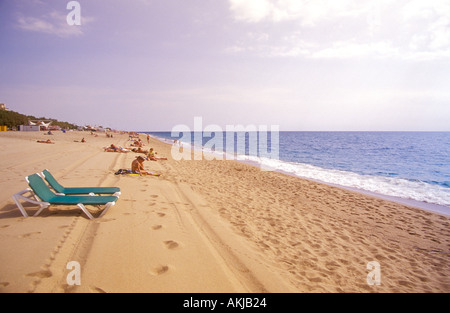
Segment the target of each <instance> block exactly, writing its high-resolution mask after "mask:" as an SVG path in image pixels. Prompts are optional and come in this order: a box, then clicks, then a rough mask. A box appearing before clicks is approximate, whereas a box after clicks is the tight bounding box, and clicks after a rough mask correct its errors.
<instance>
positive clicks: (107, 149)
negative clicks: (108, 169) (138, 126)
mask: <svg viewBox="0 0 450 313" xmlns="http://www.w3.org/2000/svg"><path fill="white" fill-rule="evenodd" d="M103 149H104V150H105V152H130V150H128V149H125V148H122V147H117V146H116V145H114V144H111V145H110V146H109V147H105V148H103Z"/></svg>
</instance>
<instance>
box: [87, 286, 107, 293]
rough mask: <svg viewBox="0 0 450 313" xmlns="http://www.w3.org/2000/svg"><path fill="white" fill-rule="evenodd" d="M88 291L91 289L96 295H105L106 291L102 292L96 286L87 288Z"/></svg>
mask: <svg viewBox="0 0 450 313" xmlns="http://www.w3.org/2000/svg"><path fill="white" fill-rule="evenodd" d="M89 289H91V291H92V292H96V293H106V291H104V290H103V289H102V288H99V287H96V286H91V287H89Z"/></svg>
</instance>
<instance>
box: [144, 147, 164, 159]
mask: <svg viewBox="0 0 450 313" xmlns="http://www.w3.org/2000/svg"><path fill="white" fill-rule="evenodd" d="M156 154H158V152H156V151H153V148H150V151H149V152H148V155H147V159H149V160H151V161H158V160H167V158H157V157H156Z"/></svg>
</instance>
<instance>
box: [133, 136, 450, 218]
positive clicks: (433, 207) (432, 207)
mask: <svg viewBox="0 0 450 313" xmlns="http://www.w3.org/2000/svg"><path fill="white" fill-rule="evenodd" d="M141 134H143V135H146V133H145V132H144V133H141ZM150 136H151V137H152V138H154V139H155V140H159V141H161V142H162V143H165V144H168V145H171V143H170V142H169V140H168V139H166V138H162V137H157V136H154V135H150ZM193 149H194V150H196V151H200V149H199V148H195V147H193ZM234 161H237V162H242V163H245V164H249V165H252V166H255V167H260V164H259V163H257V162H254V161H248V160H238V159H237V158H235V159H234ZM273 171H276V172H279V173H283V174H286V175H291V176H293V177H298V178H301V179H306V180H310V181H314V182H318V183H321V184H325V185H329V186H333V187H338V188H343V189H346V190H351V191H355V192H359V193H362V194H365V195H369V196H373V197H378V198H381V199H384V200H388V201H393V202H396V203H399V204H403V205H407V206H411V207H415V208H418V209H422V210H425V211H429V212H434V213H439V214H444V215H446V216H450V207H447V206H444V205H440V204H435V203H428V202H424V201H418V200H414V199H407V198H402V197H398V196H391V195H385V194H381V193H377V192H372V191H369V190H365V189H361V188H357V187H348V186H344V185H339V184H334V183H329V182H326V181H322V180H319V179H312V178H309V177H302V176H298V175H295V174H293V173H289V172H286V171H283V170H279V169H274V170H273Z"/></svg>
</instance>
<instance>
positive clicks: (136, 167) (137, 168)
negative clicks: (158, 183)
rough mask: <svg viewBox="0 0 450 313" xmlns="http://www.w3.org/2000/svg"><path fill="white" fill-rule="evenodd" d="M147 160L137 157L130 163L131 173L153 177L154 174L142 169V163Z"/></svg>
mask: <svg viewBox="0 0 450 313" xmlns="http://www.w3.org/2000/svg"><path fill="white" fill-rule="evenodd" d="M146 159H147V158H145V157H143V156H141V155H140V156H138V157H137V158H136V159H135V160H134V161H133V162H131V171H132V172H133V173H135V174H139V175H140V176H142V175H153V176H155V173H153V172H150V171H146V170H145V169H144V161H145V160H146Z"/></svg>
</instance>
